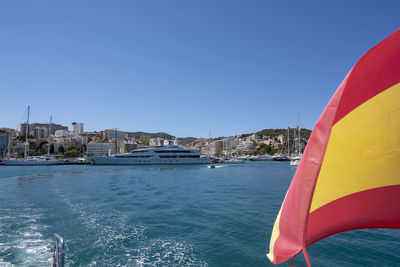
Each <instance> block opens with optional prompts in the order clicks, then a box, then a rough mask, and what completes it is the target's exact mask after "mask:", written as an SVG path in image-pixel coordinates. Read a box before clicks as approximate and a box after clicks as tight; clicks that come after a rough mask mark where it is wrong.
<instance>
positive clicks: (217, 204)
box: [0, 162, 400, 266]
mask: <svg viewBox="0 0 400 267" xmlns="http://www.w3.org/2000/svg"><path fill="white" fill-rule="evenodd" d="M220 166H221V167H219V166H218V167H217V168H214V169H210V168H207V166H205V165H191V166H40V167H11V166H0V266H51V263H52V248H53V242H54V241H53V239H54V238H53V236H54V233H58V234H59V235H61V236H62V237H63V238H64V239H65V241H66V258H65V263H66V266H271V265H272V264H270V263H269V261H268V259H267V258H266V256H265V254H266V253H267V251H268V247H269V238H270V235H271V231H272V226H273V223H274V221H275V218H276V215H277V213H278V211H279V208H280V205H281V203H282V200H283V198H284V195H285V193H286V190H287V188H288V185H289V183H290V180H291V178H292V177H293V174H294V172H295V170H294V169H293V168H291V167H290V166H289V163H288V162H247V163H245V164H235V165H220ZM308 253H309V256H310V260H311V262H312V263H313V265H314V266H400V256H399V255H400V231H399V230H360V231H352V232H347V233H342V234H339V235H336V236H333V237H329V238H327V239H324V240H321V241H320V242H317V243H316V244H314V245H312V246H311V247H310V248H309V249H308ZM288 265H289V263H288V262H287V263H285V264H282V266H288ZM295 266H305V261H304V259H303V258H302V256H301V255H299V256H298V257H297V258H296V261H295Z"/></svg>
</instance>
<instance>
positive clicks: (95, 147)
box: [87, 143, 115, 156]
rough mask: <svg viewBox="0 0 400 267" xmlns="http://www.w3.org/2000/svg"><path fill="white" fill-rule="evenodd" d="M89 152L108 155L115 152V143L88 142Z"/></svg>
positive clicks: (96, 154) (91, 154) (92, 154)
mask: <svg viewBox="0 0 400 267" xmlns="http://www.w3.org/2000/svg"><path fill="white" fill-rule="evenodd" d="M87 153H88V155H90V156H107V155H113V154H115V144H113V143H88V144H87Z"/></svg>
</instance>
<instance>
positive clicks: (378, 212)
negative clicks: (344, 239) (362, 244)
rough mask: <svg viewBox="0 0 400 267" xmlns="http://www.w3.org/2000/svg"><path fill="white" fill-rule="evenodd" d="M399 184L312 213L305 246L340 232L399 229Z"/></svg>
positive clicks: (363, 193) (358, 194)
mask: <svg viewBox="0 0 400 267" xmlns="http://www.w3.org/2000/svg"><path fill="white" fill-rule="evenodd" d="M399 201H400V185H392V186H385V187H379V188H374V189H370V190H366V191H362V192H358V193H355V194H351V195H348V196H345V197H342V198H340V199H337V200H335V201H333V202H330V203H329V204H326V205H324V206H322V207H321V208H319V209H317V210H315V211H314V212H312V213H311V214H310V217H309V221H308V223H309V226H308V232H307V237H306V246H309V245H311V244H313V243H315V242H317V241H318V240H321V239H323V238H326V237H328V236H331V235H334V234H338V233H341V232H345V231H349V230H356V229H365V228H400V209H399Z"/></svg>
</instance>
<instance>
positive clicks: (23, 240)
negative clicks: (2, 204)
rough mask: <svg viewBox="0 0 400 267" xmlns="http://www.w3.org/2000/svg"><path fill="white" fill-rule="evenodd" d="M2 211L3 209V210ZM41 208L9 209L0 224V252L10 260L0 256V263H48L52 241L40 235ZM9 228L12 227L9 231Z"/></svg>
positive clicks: (50, 257) (39, 264) (50, 260)
mask: <svg viewBox="0 0 400 267" xmlns="http://www.w3.org/2000/svg"><path fill="white" fill-rule="evenodd" d="M3 211H4V210H3ZM40 214H41V211H40V210H39V209H33V208H21V209H14V210H10V211H9V212H8V214H7V215H5V216H2V219H1V220H2V224H0V232H1V233H2V234H1V236H0V241H1V242H0V253H1V254H2V255H4V256H3V257H6V256H7V257H8V258H11V260H10V261H11V262H8V261H5V259H4V258H0V266H14V264H15V265H17V266H50V265H51V263H52V252H51V251H52V240H51V239H46V238H44V236H43V234H42V233H41V232H40V229H44V228H46V226H44V225H40V224H39V223H38V220H39V219H40V218H41V215H40ZM10 228H14V229H15V230H13V231H10Z"/></svg>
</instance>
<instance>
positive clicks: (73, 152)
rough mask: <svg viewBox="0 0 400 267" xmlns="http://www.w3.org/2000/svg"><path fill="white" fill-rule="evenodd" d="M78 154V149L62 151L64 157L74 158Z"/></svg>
mask: <svg viewBox="0 0 400 267" xmlns="http://www.w3.org/2000/svg"><path fill="white" fill-rule="evenodd" d="M77 155H78V151H76V150H68V151H66V152H64V157H65V158H74V157H76V156H77Z"/></svg>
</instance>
